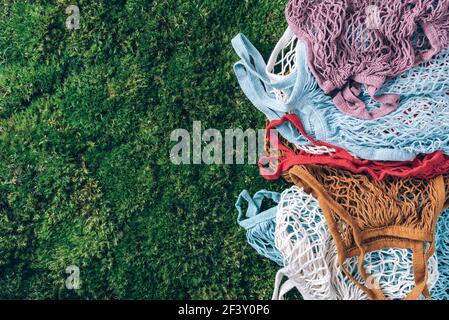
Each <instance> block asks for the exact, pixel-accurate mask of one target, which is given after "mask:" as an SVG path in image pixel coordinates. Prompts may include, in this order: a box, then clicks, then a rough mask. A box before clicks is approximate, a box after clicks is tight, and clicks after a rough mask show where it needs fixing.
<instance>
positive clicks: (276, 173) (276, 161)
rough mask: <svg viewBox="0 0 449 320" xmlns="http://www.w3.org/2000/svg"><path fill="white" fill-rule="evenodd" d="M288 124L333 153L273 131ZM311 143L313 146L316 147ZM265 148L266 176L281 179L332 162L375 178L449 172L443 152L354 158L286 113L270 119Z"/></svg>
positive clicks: (262, 160) (262, 167)
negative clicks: (296, 169) (403, 158)
mask: <svg viewBox="0 0 449 320" xmlns="http://www.w3.org/2000/svg"><path fill="white" fill-rule="evenodd" d="M286 123H288V124H289V125H290V126H291V127H292V128H296V129H297V130H298V132H300V133H301V134H302V135H303V137H304V138H306V139H308V140H310V142H311V143H312V145H311V146H315V148H316V149H317V150H319V149H320V148H326V149H327V150H332V151H333V153H332V154H329V153H326V152H323V153H312V152H304V150H303V148H300V147H297V146H295V145H294V144H291V143H289V142H288V141H287V140H286V139H284V138H283V137H282V136H281V135H280V134H278V133H277V132H276V130H273V128H277V127H278V125H280V124H281V125H285V124H286ZM311 146H308V148H309V149H311V148H312V147H311ZM265 147H266V151H267V155H268V156H266V157H262V158H260V161H259V168H260V172H261V174H262V176H264V177H265V178H266V179H267V180H275V179H279V178H280V177H281V175H282V174H285V173H286V172H288V170H289V169H290V168H291V167H293V166H295V165H309V164H316V165H328V166H331V167H337V168H340V169H345V170H348V171H351V172H353V173H367V174H369V175H370V176H371V177H373V178H374V179H375V180H383V179H384V178H385V177H386V176H394V177H402V178H404V177H416V178H426V179H427V178H435V177H437V176H439V175H442V174H445V173H448V172H449V156H447V155H443V154H442V153H441V152H436V153H433V154H426V155H421V156H418V157H417V158H415V159H414V160H413V161H409V162H383V161H369V160H360V159H357V158H354V157H353V156H352V155H351V154H349V153H348V152H347V151H346V150H343V149H341V148H338V147H336V146H333V145H329V144H325V143H322V142H319V141H315V140H313V139H312V138H311V137H309V136H308V135H307V133H306V132H305V130H304V128H303V125H302V123H301V121H300V120H299V118H298V117H297V116H296V115H285V116H284V117H282V119H280V120H275V121H271V122H268V124H267V129H266V139H265Z"/></svg>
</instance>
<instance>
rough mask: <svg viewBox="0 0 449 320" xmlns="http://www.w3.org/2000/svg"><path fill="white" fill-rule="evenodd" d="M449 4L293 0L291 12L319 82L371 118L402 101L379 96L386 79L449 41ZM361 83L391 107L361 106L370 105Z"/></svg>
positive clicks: (437, 0)
mask: <svg viewBox="0 0 449 320" xmlns="http://www.w3.org/2000/svg"><path fill="white" fill-rule="evenodd" d="M448 8H449V2H448V1H445V0H422V1H417V0H401V1H399V0H393V1H392V0H375V1H374V2H373V0H320V1H317V0H290V1H289V2H288V4H287V8H286V16H287V21H288V23H289V25H290V27H291V28H292V30H293V31H294V32H295V34H296V35H297V36H298V37H299V38H300V39H301V40H303V41H305V42H306V43H307V45H308V49H309V50H308V52H309V57H308V60H309V66H310V68H311V69H312V72H313V73H314V75H315V76H316V78H317V80H318V83H319V85H320V87H321V88H322V89H323V90H324V91H325V93H326V94H330V93H333V94H334V95H335V96H336V97H338V100H337V99H334V101H335V103H336V105H337V107H339V108H340V109H341V110H342V111H343V112H346V113H348V114H352V115H354V116H357V117H360V118H362V119H370V118H377V117H379V116H384V115H385V114H388V113H390V112H392V111H394V109H395V108H396V107H397V103H398V100H397V99H395V97H393V96H391V95H389V96H387V95H385V96H384V97H383V98H379V97H376V92H377V91H378V89H379V88H380V87H381V86H382V84H383V83H384V82H385V80H386V79H388V78H391V77H394V76H397V75H400V74H402V73H403V72H405V71H407V70H409V69H410V68H412V67H413V66H414V65H416V64H418V63H421V62H423V61H425V60H428V59H430V58H431V57H432V56H434V55H435V54H436V53H437V52H439V51H441V50H442V49H446V48H447V47H449V22H448V21H449V9H448ZM421 32H422V33H421ZM423 34H424V35H425V37H424V36H423ZM426 38H427V39H426ZM353 80H355V83H354V82H353ZM358 83H363V84H365V85H366V87H367V89H368V92H369V93H370V95H371V96H372V97H374V98H376V99H377V100H379V101H381V102H382V103H385V105H386V108H385V109H386V110H384V111H381V110H379V109H378V110H377V111H379V112H378V114H377V115H376V114H371V115H370V114H368V113H366V112H365V110H361V109H363V108H364V107H365V105H364V104H363V103H361V104H360V102H361V101H360V100H358V99H357V98H356V97H355V96H357V95H358V94H359V92H357V90H356V91H354V88H357V84H358ZM336 90H337V93H336V94H335V91H336ZM354 95H355V96H354ZM396 98H397V97H396ZM387 105H389V107H387ZM377 111H376V112H377Z"/></svg>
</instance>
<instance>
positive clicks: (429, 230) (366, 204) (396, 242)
mask: <svg viewBox="0 0 449 320" xmlns="http://www.w3.org/2000/svg"><path fill="white" fill-rule="evenodd" d="M289 179H290V180H291V181H292V182H293V183H294V184H295V185H297V186H300V187H303V188H305V190H306V191H307V192H311V193H312V194H313V195H314V196H315V197H316V198H317V199H318V201H319V202H320V206H321V208H322V209H323V211H324V214H325V217H326V221H327V223H328V225H329V228H330V230H331V233H332V236H333V238H334V240H335V241H336V245H337V248H338V255H339V262H340V264H341V263H342V261H344V259H346V258H350V257H353V256H359V257H358V259H361V260H359V261H358V271H359V272H361V274H362V276H363V279H364V280H365V284H363V283H361V282H360V281H357V280H356V279H352V280H353V281H354V282H355V283H356V284H357V285H358V286H359V287H360V288H361V289H362V290H364V291H365V292H366V293H367V294H368V296H369V297H370V298H371V299H384V298H385V293H384V292H382V291H381V290H379V288H377V287H373V286H371V287H370V286H369V284H368V283H367V281H368V280H369V278H371V275H370V274H369V272H368V271H367V269H366V268H363V266H362V265H363V260H362V259H363V257H364V254H365V253H366V252H371V251H373V250H379V249H382V248H402V249H407V248H410V249H413V250H414V259H413V261H414V262H415V263H416V267H415V268H414V269H415V271H414V272H415V281H416V286H415V288H414V289H413V291H412V292H411V293H410V294H409V295H408V296H407V297H406V299H416V298H417V297H418V296H419V295H420V294H421V293H424V294H425V295H426V296H428V290H427V288H426V283H425V281H427V276H428V272H427V270H426V267H425V265H427V262H428V259H429V258H430V256H431V255H432V254H433V252H434V241H435V240H434V239H435V225H436V221H437V218H438V217H439V215H440V213H441V212H442V211H443V208H444V206H445V202H446V196H447V194H446V187H445V182H447V177H446V180H445V179H444V178H443V177H442V176H440V177H438V178H435V179H429V180H425V179H412V178H407V179H398V178H388V179H387V180H386V181H384V182H378V181H373V180H372V179H369V177H368V176H366V175H362V174H352V173H350V172H348V171H344V170H340V169H336V168H327V167H318V166H307V167H305V166H296V167H294V168H293V169H291V170H290V173H289ZM427 244H430V247H429V246H428V245H427ZM426 245H427V249H426ZM346 274H347V275H348V276H349V273H346Z"/></svg>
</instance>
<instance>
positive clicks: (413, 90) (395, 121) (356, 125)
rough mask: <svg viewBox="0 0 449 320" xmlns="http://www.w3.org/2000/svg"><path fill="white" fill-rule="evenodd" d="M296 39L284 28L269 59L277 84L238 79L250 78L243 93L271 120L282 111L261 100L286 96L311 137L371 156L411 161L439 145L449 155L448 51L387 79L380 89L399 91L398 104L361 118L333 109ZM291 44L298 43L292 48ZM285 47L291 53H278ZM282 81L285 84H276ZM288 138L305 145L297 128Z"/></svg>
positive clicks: (370, 101)
mask: <svg viewBox="0 0 449 320" xmlns="http://www.w3.org/2000/svg"><path fill="white" fill-rule="evenodd" d="M295 39H296V37H295V36H294V35H293V34H292V33H291V32H289V30H287V31H286V33H285V35H284V36H283V37H282V39H281V40H280V41H279V43H278V45H277V46H276V48H275V50H274V51H273V54H272V56H271V58H270V63H269V64H268V66H267V71H266V72H267V73H268V76H269V77H270V78H271V81H277V82H276V83H277V84H276V85H274V84H273V83H269V82H263V81H262V78H258V79H256V78H255V77H250V76H248V78H247V79H239V81H241V82H240V83H241V85H242V88H243V87H244V86H246V83H248V82H251V83H253V87H252V88H251V89H249V88H248V90H249V92H251V94H249V92H245V93H246V94H247V95H248V96H249V97H250V95H255V96H257V99H255V98H251V97H250V99H251V100H252V101H253V103H254V105H255V106H256V107H257V108H259V109H260V110H262V111H263V112H265V113H266V114H267V116H268V117H269V118H270V119H271V120H274V119H279V118H281V117H282V115H283V113H282V112H275V113H276V114H278V115H279V116H278V117H273V116H272V113H267V110H265V109H264V108H265V107H262V105H263V106H270V105H273V103H272V101H274V102H277V101H280V100H282V101H283V100H288V101H289V102H288V103H285V104H283V106H284V108H285V109H289V110H291V112H294V113H295V114H296V115H297V116H298V117H299V118H300V119H301V121H302V122H303V124H304V126H305V129H306V132H307V133H308V134H309V135H310V136H311V137H313V138H314V139H316V140H319V141H324V142H327V143H329V144H332V145H335V146H339V147H341V148H343V149H345V150H347V151H348V152H350V153H351V154H353V155H354V156H356V157H358V158H361V159H367V160H373V161H410V160H413V159H414V158H415V157H416V156H417V155H419V154H430V153H434V152H435V151H439V150H441V151H442V152H443V153H445V154H449V136H448V134H447V132H449V122H448V121H446V119H447V118H448V117H449V97H448V95H447V92H448V91H449V77H447V74H449V51H448V50H445V51H442V52H440V54H439V55H438V56H437V57H435V58H434V59H432V60H430V61H428V62H426V63H423V64H421V65H418V66H416V67H414V68H412V69H411V70H409V71H407V72H406V73H404V74H402V75H401V76H399V77H396V78H394V79H392V80H390V81H389V82H387V83H386V84H385V86H384V87H383V88H382V89H381V90H385V92H392V91H394V92H395V93H398V94H400V95H401V98H402V101H401V103H400V105H399V108H398V109H397V110H396V111H394V112H393V113H391V114H389V115H387V116H385V117H382V118H378V119H375V120H370V121H365V120H360V119H357V118H354V117H351V116H348V115H345V114H343V113H341V112H339V111H338V110H336V109H335V106H334V104H333V103H332V100H331V99H330V97H328V96H326V95H325V94H324V93H323V91H322V90H321V89H320V88H319V86H318V84H317V82H316V79H315V77H313V76H312V74H311V72H310V69H309V68H308V67H307V65H306V55H307V52H306V50H305V48H304V45H303V44H302V43H300V42H297V41H296V40H295ZM292 43H297V46H296V47H295V48H294V49H292V46H291V44H292ZM285 48H286V50H291V52H290V53H289V54H286V53H281V52H283V51H282V50H283V49H285ZM254 50H255V49H254ZM295 53H296V60H291V58H289V59H290V60H288V68H286V70H288V71H286V72H282V69H281V71H278V73H276V71H273V68H274V67H273V65H274V64H275V62H276V61H278V60H283V59H285V58H283V57H285V56H288V57H291V56H292V55H294V54H295ZM241 63H243V62H241ZM261 63H262V62H261ZM246 67H248V66H246ZM248 68H249V67H248ZM254 72H256V71H254ZM421 79H425V80H424V81H423V80H421ZM280 82H282V83H283V84H284V85H279V83H280ZM275 88H276V89H275ZM256 89H257V90H256ZM273 90H278V91H280V92H282V93H281V94H278V95H277V96H279V95H282V97H283V98H282V99H279V98H277V97H276V95H275V94H273V93H272V92H273ZM361 98H362V100H363V101H365V102H366V104H367V106H368V109H370V110H371V109H375V108H377V107H378V103H377V102H375V101H374V100H373V99H371V98H370V97H369V96H367V95H366V94H365V92H362V96H361ZM284 114H285V113H284ZM270 116H271V117H270ZM287 128H288V126H285V128H284V131H282V132H295V130H293V128H291V127H290V129H289V130H287ZM283 134H284V133H283ZM288 139H289V141H290V142H292V143H294V144H295V145H296V146H297V147H300V146H303V145H307V144H309V142H308V141H307V140H306V139H304V137H302V136H301V135H300V134H298V133H297V131H296V133H293V134H290V135H289V137H288Z"/></svg>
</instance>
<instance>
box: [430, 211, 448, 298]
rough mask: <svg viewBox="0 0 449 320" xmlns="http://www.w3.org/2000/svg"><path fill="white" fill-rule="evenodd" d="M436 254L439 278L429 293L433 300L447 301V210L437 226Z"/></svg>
mask: <svg viewBox="0 0 449 320" xmlns="http://www.w3.org/2000/svg"><path fill="white" fill-rule="evenodd" d="M436 252H437V255H438V272H439V275H440V276H439V278H438V281H437V283H436V284H435V286H434V288H433V289H432V291H431V294H432V298H433V299H435V300H444V301H446V300H449V210H446V211H445V212H444V213H443V214H442V215H441V218H440V219H439V220H438V225H437V242H436Z"/></svg>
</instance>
